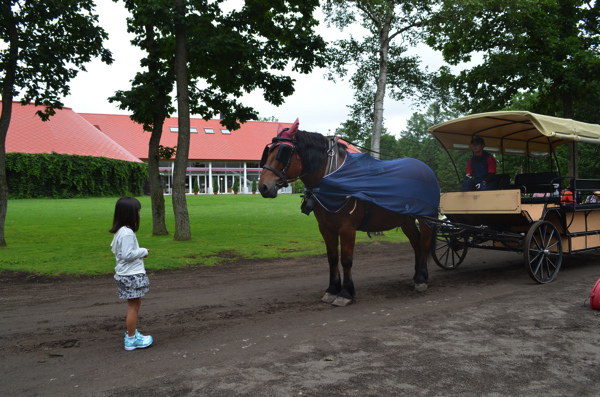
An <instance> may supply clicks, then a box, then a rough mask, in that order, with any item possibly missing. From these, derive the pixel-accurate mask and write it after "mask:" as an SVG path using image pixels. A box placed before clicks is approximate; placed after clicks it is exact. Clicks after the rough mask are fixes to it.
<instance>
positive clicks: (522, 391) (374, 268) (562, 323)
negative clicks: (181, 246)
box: [0, 243, 600, 396]
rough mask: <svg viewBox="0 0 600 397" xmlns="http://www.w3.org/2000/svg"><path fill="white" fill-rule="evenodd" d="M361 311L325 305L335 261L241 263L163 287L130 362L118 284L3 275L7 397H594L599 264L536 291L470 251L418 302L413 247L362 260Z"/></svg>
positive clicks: (0, 293)
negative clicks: (591, 301)
mask: <svg viewBox="0 0 600 397" xmlns="http://www.w3.org/2000/svg"><path fill="white" fill-rule="evenodd" d="M354 263H355V266H354V269H353V275H354V282H355V285H356V288H357V294H358V296H357V300H356V302H355V303H354V304H352V305H350V306H348V307H344V308H338V307H333V306H330V305H328V304H325V303H322V302H320V298H321V296H322V294H323V292H324V289H325V287H326V285H327V277H328V270H327V265H326V260H325V258H324V257H323V256H322V257H312V258H303V259H289V260H288V259H286V260H274V261H260V262H257V261H238V262H235V263H229V264H225V265H222V266H219V267H213V268H192V269H186V270H181V271H175V272H160V273H157V274H154V275H151V277H150V281H151V285H150V293H149V294H148V295H147V296H146V297H144V299H143V300H142V307H141V310H140V320H139V323H138V328H139V329H140V331H141V332H143V333H149V334H151V335H152V336H153V337H154V340H155V342H154V345H153V346H151V347H150V348H148V349H145V350H135V351H132V352H126V351H124V350H123V333H124V328H125V312H126V304H125V303H124V302H123V301H120V300H119V299H118V296H117V290H116V286H115V283H114V280H113V279H112V277H111V276H107V277H95V278H85V279H71V278H61V279H47V278H43V277H34V276H30V277H25V276H23V275H14V274H7V273H3V274H0V321H1V322H0V366H1V367H0V368H1V371H0V390H1V391H0V394H1V395H3V396H237V395H248V396H298V395H302V396H389V395H394V396H398V395H406V396H565V395H569V396H574V395H577V396H596V395H599V394H600V312H597V311H594V310H592V309H590V307H589V305H586V306H584V305H583V304H584V301H585V299H586V297H588V296H589V292H590V290H591V288H592V286H593V285H594V283H595V281H596V280H597V279H598V278H600V253H597V252H596V253H588V254H581V255H577V256H572V257H566V258H565V260H564V262H563V268H562V270H561V272H560V273H559V275H558V277H557V279H556V280H555V281H554V282H552V283H550V284H548V285H537V284H534V283H533V282H532V281H531V280H530V278H529V277H528V276H527V273H526V271H525V269H524V268H523V265H522V257H521V256H518V255H516V254H510V253H505V252H487V251H481V250H479V251H478V250H474V251H470V252H469V254H468V255H467V258H466V260H465V263H464V264H463V265H461V267H459V268H458V269H456V270H453V271H447V270H442V269H439V268H438V267H437V266H436V265H435V264H434V263H433V262H431V263H430V265H429V269H430V282H429V290H428V291H427V292H425V293H421V294H419V293H415V292H412V290H411V279H412V275H413V271H412V267H413V254H412V250H411V249H410V246H409V245H408V244H406V243H399V244H368V245H360V246H358V248H357V252H356V255H355V262H354Z"/></svg>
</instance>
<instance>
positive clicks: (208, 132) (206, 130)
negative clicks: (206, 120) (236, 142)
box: [204, 128, 215, 134]
mask: <svg viewBox="0 0 600 397" xmlns="http://www.w3.org/2000/svg"><path fill="white" fill-rule="evenodd" d="M204 132H206V133H207V134H214V133H215V130H213V129H212V128H205V129H204Z"/></svg>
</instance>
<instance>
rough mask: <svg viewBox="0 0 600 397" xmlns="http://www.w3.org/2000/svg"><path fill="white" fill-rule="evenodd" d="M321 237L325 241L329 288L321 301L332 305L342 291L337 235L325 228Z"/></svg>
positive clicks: (321, 229) (322, 229)
mask: <svg viewBox="0 0 600 397" xmlns="http://www.w3.org/2000/svg"><path fill="white" fill-rule="evenodd" d="M319 229H320V231H321V235H322V236H323V240H324V241H325V247H326V248H327V261H328V262H329V287H327V290H326V291H325V295H323V298H321V300H322V301H323V302H327V303H333V301H334V300H335V299H336V298H337V295H338V294H339V293H340V291H341V290H342V280H341V279H340V272H339V269H338V259H339V255H338V235H337V234H336V233H333V232H331V231H330V230H327V229H325V228H321V227H320V225H319Z"/></svg>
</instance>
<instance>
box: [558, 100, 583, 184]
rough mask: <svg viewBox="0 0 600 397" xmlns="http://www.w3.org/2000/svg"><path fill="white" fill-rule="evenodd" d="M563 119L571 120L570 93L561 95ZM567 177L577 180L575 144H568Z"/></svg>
mask: <svg viewBox="0 0 600 397" xmlns="http://www.w3.org/2000/svg"><path fill="white" fill-rule="evenodd" d="M562 100H563V117H564V118H566V119H572V118H573V97H572V96H571V94H570V93H566V94H563V96H562ZM569 176H572V177H575V178H579V145H578V143H577V142H571V143H569Z"/></svg>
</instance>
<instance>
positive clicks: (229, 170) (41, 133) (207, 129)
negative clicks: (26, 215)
mask: <svg viewBox="0 0 600 397" xmlns="http://www.w3.org/2000/svg"><path fill="white" fill-rule="evenodd" d="M38 110H40V108H39V107H36V106H35V105H33V104H30V105H26V106H21V104H20V103H19V102H14V103H13V111H12V118H11V123H10V127H9V130H8V135H7V141H6V151H7V152H22V153H51V152H57V153H61V154H78V155H83V156H97V157H100V156H102V157H109V158H114V159H118V160H125V161H135V162H140V161H147V160H148V144H149V141H150V136H151V133H150V132H147V131H144V129H143V127H142V125H141V124H138V123H135V122H133V121H132V120H131V118H130V117H129V116H128V115H115V114H96V113H76V112H74V111H73V110H72V109H71V108H63V109H62V110H57V111H56V115H54V116H52V117H51V118H50V120H49V121H46V122H43V121H41V120H40V118H39V117H38V116H36V115H35V112H36V111H38ZM280 124H281V125H282V126H283V127H290V126H291V125H292V123H278V122H265V121H248V122H246V123H244V124H242V125H241V127H240V129H238V130H236V131H229V130H228V129H226V128H225V127H223V126H222V125H221V123H220V120H216V119H213V120H208V121H206V120H203V119H200V118H190V128H191V134H190V151H189V155H188V167H187V176H188V178H187V180H186V190H187V191H188V192H189V193H192V186H193V181H194V179H196V180H197V181H198V187H199V192H200V193H203V194H212V193H213V181H214V180H216V181H217V187H218V191H219V192H220V193H231V192H232V188H233V184H234V182H235V180H236V179H237V180H238V182H239V186H240V192H242V193H249V191H250V190H251V185H252V180H253V179H256V180H257V181H258V179H259V178H260V173H261V171H262V169H261V168H260V166H259V162H260V158H261V157H262V153H263V150H264V148H265V145H266V144H268V143H270V142H271V140H272V138H273V137H275V136H276V134H277V128H278V126H279V125H280ZM177 125H178V119H177V118H176V117H172V118H168V119H166V120H165V123H164V127H163V134H162V137H161V140H160V144H161V145H162V146H164V147H174V146H177V135H178V134H177V132H178V128H177ZM349 150H350V151H351V152H358V149H356V148H355V147H353V146H352V145H349ZM159 168H160V171H161V173H162V175H163V183H164V186H165V193H167V194H170V193H171V184H172V180H173V168H174V163H173V161H161V162H160V163H159ZM280 192H281V193H291V192H292V188H291V186H290V187H288V188H284V189H281V190H280Z"/></svg>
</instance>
